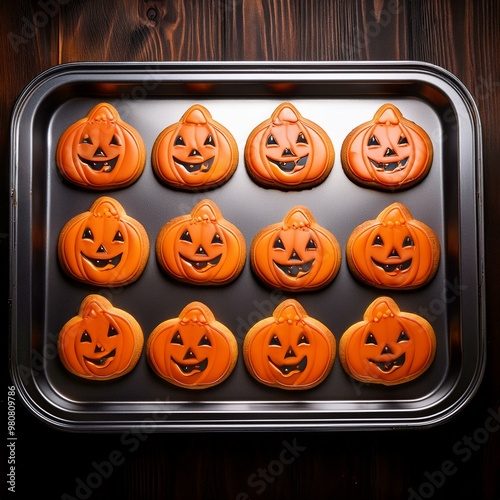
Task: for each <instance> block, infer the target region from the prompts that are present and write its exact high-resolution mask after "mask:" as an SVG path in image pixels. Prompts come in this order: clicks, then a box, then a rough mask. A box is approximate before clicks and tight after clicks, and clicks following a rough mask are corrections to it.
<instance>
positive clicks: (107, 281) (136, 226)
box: [58, 196, 149, 286]
mask: <svg viewBox="0 0 500 500" xmlns="http://www.w3.org/2000/svg"><path fill="white" fill-rule="evenodd" d="M58 248H59V260H60V262H61V265H62V267H63V269H64V270H65V271H66V272H67V273H68V274H69V275H70V276H71V277H73V278H74V279H76V280H79V281H83V282H86V283H90V284H93V285H100V286H120V285H125V284H128V283H131V282H132V281H135V280H136V279H137V278H138V277H139V276H140V274H141V273H142V271H143V269H144V267H145V265H146V262H147V259H148V256H149V239H148V236H147V233H146V230H145V229H144V227H143V226H142V225H141V224H140V223H139V222H138V221H137V220H135V219H133V218H132V217H128V216H127V214H126V212H125V210H124V209H123V207H122V206H121V205H120V203H118V202H117V201H116V200H114V199H113V198H109V197H106V196H103V197H101V198H99V199H97V200H96V201H95V202H94V204H93V205H92V206H91V207H90V210H89V211H88V212H84V213H82V214H80V215H77V216H76V217H73V219H71V220H70V221H69V222H68V223H67V224H66V225H65V226H64V228H63V230H62V231H61V234H60V236H59V242H58Z"/></svg>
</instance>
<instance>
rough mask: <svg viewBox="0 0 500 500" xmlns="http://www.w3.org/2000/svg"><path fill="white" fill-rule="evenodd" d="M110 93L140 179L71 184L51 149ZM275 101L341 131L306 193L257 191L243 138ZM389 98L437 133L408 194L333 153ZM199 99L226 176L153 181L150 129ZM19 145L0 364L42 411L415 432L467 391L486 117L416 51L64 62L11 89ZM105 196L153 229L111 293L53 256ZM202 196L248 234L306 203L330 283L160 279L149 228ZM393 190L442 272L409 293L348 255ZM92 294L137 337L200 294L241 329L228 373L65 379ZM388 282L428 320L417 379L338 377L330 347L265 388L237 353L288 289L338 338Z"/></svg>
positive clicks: (475, 330) (49, 419)
mask: <svg viewBox="0 0 500 500" xmlns="http://www.w3.org/2000/svg"><path fill="white" fill-rule="evenodd" d="M103 101H107V102H109V103H111V104H113V105H114V106H115V107H116V108H117V109H118V111H119V113H120V115H121V118H122V119H123V120H125V121H126V122H129V123H130V124H132V125H133V126H134V127H135V128H136V129H137V130H138V131H139V132H140V134H141V135H142V137H143V139H144V141H145V143H146V148H147V151H148V159H147V163H146V168H145V170H144V173H143V174H142V176H141V177H140V178H139V180H138V181H137V182H136V183H135V184H133V185H131V186H129V187H127V188H124V189H120V190H114V191H110V192H107V191H105V192H95V191H94V192H93V191H87V190H83V189H78V188H75V187H73V186H71V185H69V184H68V183H66V182H65V181H63V179H62V178H61V176H60V175H59V173H58V171H57V168H56V165H55V147H56V145H57V141H58V139H59V137H60V135H61V133H62V132H63V130H65V129H66V128H67V127H68V126H69V125H70V124H72V123H73V122H74V121H76V120H77V119H79V118H81V117H83V116H85V115H86V114H87V112H88V111H89V110H90V109H91V108H92V107H93V106H94V105H95V104H97V103H99V102H103ZM284 101H289V102H291V103H293V104H294V105H295V106H296V107H297V109H298V110H299V111H300V112H301V114H302V115H303V116H304V117H306V118H309V119H312V120H313V121H315V122H316V123H318V124H319V125H320V126H321V127H322V128H323V129H324V130H325V131H326V132H327V133H328V135H329V136H330V138H331V140H332V142H333V144H334V148H335V153H336V157H335V164H334V167H333V170H332V172H331V174H330V175H329V177H328V178H327V179H326V180H325V181H324V182H323V183H322V184H320V185H319V186H317V187H314V188H312V189H306V190H302V191H289V192H286V191H280V190H275V189H265V188H262V187H260V186H258V185H256V184H255V183H254V182H253V181H252V180H251V179H250V177H249V175H248V174H247V172H246V169H245V166H244V161H243V150H244V145H245V141H246V138H247V137H248V135H249V133H250V132H251V130H252V129H253V128H254V127H255V126H256V125H257V124H258V123H260V122H262V121H263V120H264V119H266V118H268V117H269V116H270V115H271V113H272V111H273V110H274V109H275V108H276V107H277V105H278V104H280V103H281V102H284ZM386 102H392V103H393V104H395V105H396V106H398V107H399V108H400V110H401V111H402V113H403V115H404V116H406V117H408V118H410V119H411V120H413V121H415V122H416V123H418V124H419V125H421V126H422V127H423V128H424V129H425V130H426V131H427V133H428V134H429V136H430V137H431V139H432V143H433V146H434V160H433V165H432V168H431V170H430V173H429V174H428V176H427V177H426V178H425V179H424V181H423V182H421V183H420V184H418V185H416V186H414V187H412V188H411V189H408V190H405V191H401V192H379V191H375V190H372V189H365V188H362V187H360V186H358V185H355V184H354V183H353V182H351V181H350V180H349V179H348V178H347V177H346V175H345V174H344V172H343V170H342V166H341V163H340V149H341V145H342V141H343V139H344V138H345V136H346V135H347V134H348V132H349V131H350V130H351V129H352V128H354V127H355V126H356V125H358V124H360V123H362V122H364V121H367V120H369V119H371V118H372V116H373V114H374V112H375V111H376V110H377V109H378V107H379V106H380V105H382V104H383V103H386ZM195 103H201V104H203V105H205V106H206V107H207V108H208V109H209V110H210V112H211V114H212V116H213V118H214V119H215V120H217V121H219V122H220V123H222V124H223V125H224V126H226V128H228V129H229V130H230V131H231V132H232V133H233V135H234V137H235V139H236V141H237V143H238V147H239V153H240V161H239V165H238V168H237V170H236V173H235V174H234V176H233V177H232V178H231V179H230V180H229V181H228V182H227V183H226V184H224V185H223V186H221V187H219V188H217V189H213V190H210V191H207V192H182V191H176V190H172V189H169V188H168V187H166V186H164V185H162V184H160V182H159V181H158V180H157V178H156V177H155V175H154V173H153V169H152V167H151V161H150V153H151V148H152V146H153V142H154V140H155V138H156V137H157V135H158V134H159V133H160V131H161V130H163V129H164V128H165V127H166V126H167V125H169V124H171V123H174V122H176V121H178V120H179V119H180V117H181V116H182V114H183V113H184V111H185V110H187V108H188V107H189V106H190V105H192V104H195ZM11 141H12V142H11V172H12V181H11V189H12V203H11V208H12V210H11V236H12V238H11V288H10V293H11V304H12V308H11V344H10V345H11V363H10V369H11V373H12V378H13V381H14V383H15V384H16V386H17V390H18V393H19V396H20V398H21V399H22V400H23V401H24V402H25V403H26V405H27V407H28V408H29V409H30V410H31V412H32V413H33V414H35V415H36V416H38V417H39V418H41V419H42V420H43V421H44V422H46V423H47V424H49V425H52V426H55V427H57V428H61V429H66V430H71V431H73V430H78V431H85V430H88V431H122V432H123V431H126V430H134V429H141V430H150V431H153V430H155V431H156V430H162V431H182V430H184V431H185V430H191V431H192V430H232V429H234V430H272V429H294V430H299V429H305V430H320V429H327V430H328V429H394V428H414V427H423V426H431V425H435V424H438V423H441V422H444V421H447V420H448V419H450V418H451V417H452V416H454V415H455V414H457V412H459V411H460V410H461V409H462V407H464V405H465V404H466V403H467V402H468V401H469V400H470V399H471V397H472V396H473V394H474V393H475V391H476V390H477V388H478V386H479V384H480V382H481V378H482V375H483V371H484V365H485V355H486V353H485V325H484V318H485V314H484V302H483V301H484V289H483V287H484V276H483V234H482V194H481V127H480V120H479V116H478V112H477V109H476V106H475V104H474V102H473V100H472V98H471V96H470V94H469V93H468V91H467V90H466V88H465V87H464V86H463V85H462V83H461V82H460V81H458V79H457V78H456V77H454V76H453V75H451V74H450V73H449V72H447V71H445V70H443V69H441V68H439V67H436V66H433V65H429V64H425V63H418V62H391V63H386V62H380V63H372V62H370V63H314V62H312V63H158V64H156V63H147V64H146V63H145V64H142V63H102V64H101V63H83V64H80V63H78V64H76V63H75V64H66V65H61V66H57V67H54V68H52V69H50V70H48V71H46V72H45V73H43V74H41V75H40V76H38V77H37V78H35V79H34V80H33V81H32V82H31V83H30V84H29V85H28V86H27V88H26V89H25V90H24V91H23V93H22V94H21V95H20V97H19V98H18V100H17V102H16V105H15V108H14V111H13V116H12V124H11ZM105 194H109V195H110V196H113V197H114V198H116V199H117V200H118V201H119V202H120V203H121V204H122V205H123V206H124V207H125V210H126V211H127V213H128V214H129V215H132V216H133V217H135V218H136V219H138V220H139V221H140V222H141V223H142V224H143V225H144V226H145V228H146V230H147V231H148V234H149V237H150V241H151V242H152V245H151V248H152V249H151V255H150V258H149V262H148V264H147V267H146V269H145V271H144V273H143V275H142V276H141V277H140V278H139V280H138V281H137V282H135V283H133V284H130V285H128V286H125V287H121V288H117V289H99V288H98V287H93V286H90V285H85V284H81V283H77V282H75V281H73V280H71V279H70V278H68V277H67V276H66V275H64V273H63V272H62V271H61V269H60V267H59V265H58V262H57V238H58V235H59V232H60V230H61V228H62V227H63V225H64V224H65V223H66V221H68V220H69V219H70V218H71V217H73V216H74V215H76V214H78V213H81V212H83V211H86V210H88V209H89V207H90V206H91V204H92V202H93V201H94V200H95V199H96V198H97V197H98V196H102V195H105ZM206 197H208V198H210V199H212V200H214V201H215V202H216V203H217V204H218V206H219V207H220V208H221V210H222V213H223V214H224V216H225V217H226V218H227V219H228V220H230V221H231V222H232V223H233V224H235V225H236V226H237V227H238V228H239V229H240V231H241V232H242V233H243V235H244V237H245V239H246V242H247V245H249V244H250V242H251V240H252V238H253V236H254V235H255V234H256V233H257V232H258V231H259V230H260V229H261V228H262V227H264V226H267V225H269V224H271V223H275V222H278V221H280V220H282V218H283V216H284V215H285V214H286V213H287V212H288V210H289V209H290V208H291V207H292V206H295V205H297V204H301V205H306V206H308V207H309V208H310V210H311V211H312V213H313V214H314V215H315V218H316V220H317V222H318V223H319V224H321V225H323V226H325V227H326V228H328V229H329V230H330V231H331V232H333V233H334V235H335V236H336V238H337V239H338V241H339V243H340V245H341V247H342V252H343V262H342V266H341V269H340V272H339V274H338V276H337V278H336V279H335V280H334V282H333V283H332V284H330V285H329V286H327V287H326V288H324V289H322V290H320V291H316V292H306V293H297V294H288V293H284V292H279V291H276V290H270V289H269V288H266V287H265V286H263V285H262V284H260V283H259V282H258V280H257V279H256V278H255V277H254V275H253V274H252V272H251V269H250V265H249V263H248V260H247V264H246V266H245V268H244V270H243V272H242V274H241V275H240V277H239V278H238V279H237V280H235V281H234V282H233V283H231V284H229V285H226V286H220V287H195V286H190V285H186V284H182V283H180V282H174V281H173V280H171V279H169V278H167V277H166V275H165V274H164V273H162V272H161V271H160V269H159V267H158V264H157V262H156V259H155V255H154V241H155V239H156V235H157V234H158V231H159V229H160V227H161V226H162V225H163V224H165V223H166V222H167V221H168V220H170V219H171V218H173V217H174V216H177V215H182V214H187V213H189V212H190V210H191V208H192V207H193V206H194V205H195V204H196V203H197V202H198V201H200V200H201V199H202V198H206ZM395 201H399V202H402V203H404V204H405V205H406V206H408V208H409V209H410V211H411V212H412V214H413V216H414V217H415V218H416V219H419V220H422V221H424V222H425V223H426V224H427V225H429V226H431V227H432V228H433V229H434V231H435V232H436V234H437V235H438V237H439V240H440V242H441V247H442V248H441V252H442V254H441V263H440V267H439V270H438V272H437V275H436V277H435V278H434V279H433V280H432V282H431V283H430V284H428V285H426V286H425V287H423V288H419V289H415V290H411V291H393V292H392V291H381V290H378V289H375V288H372V287H369V286H365V285H363V284H361V283H359V282H358V281H356V280H355V279H354V278H353V276H352V275H351V274H350V272H349V270H348V267H347V264H346V261H345V244H346V242H347V238H348V236H349V234H350V232H351V231H352V230H353V229H354V227H356V226H357V225H358V224H359V223H360V222H362V221H364V220H367V219H373V218H375V217H376V215H377V214H378V213H379V212H380V211H381V210H382V209H383V208H385V207H386V206H388V205H389V204H390V203H393V202H395ZM90 293H101V294H103V295H104V296H106V297H107V298H108V299H109V300H111V302H112V303H113V305H114V306H115V307H119V308H121V309H125V310H127V311H128V312H130V313H131V314H132V315H133V316H135V318H136V319H137V320H138V322H139V323H140V324H141V326H142V329H143V331H144V335H145V339H146V340H147V338H148V336H149V334H150V333H151V331H152V330H153V329H154V327H155V326H156V325H158V324H159V323H160V322H162V321H164V320H166V319H168V318H171V317H175V316H177V315H178V313H179V312H180V311H181V309H182V308H183V307H184V306H185V305H186V304H187V303H188V302H191V301H193V300H199V301H201V302H204V303H205V304H207V305H208V306H209V307H210V308H211V309H212V311H213V312H214V314H215V316H216V318H217V319H218V320H219V321H221V322H222V323H224V324H225V325H226V326H228V327H229V329H230V330H232V331H233V333H234V334H235V336H236V338H237V341H238V344H239V348H240V355H239V359H238V362H237V365H236V368H235V370H234V371H233V373H232V374H231V376H230V377H229V378H228V379H227V380H226V381H224V382H223V383H222V384H220V385H218V386H216V387H213V388H210V389H207V390H203V391H193V390H187V389H183V388H180V387H176V386H173V385H170V384H168V383H167V382H165V381H164V380H162V379H160V378H159V377H158V376H157V375H155V373H154V372H153V371H152V370H151V368H150V367H149V365H148V363H147V359H146V356H145V353H144V352H143V354H142V357H141V359H140V360H139V362H138V364H137V366H136V367H135V369H134V370H133V371H132V372H130V373H129V374H128V375H126V376H124V377H122V378H119V379H115V380H111V381H107V382H98V383H96V382H91V381H87V380H83V379H80V378H78V377H75V376H73V375H71V374H70V373H68V372H67V371H66V370H65V369H64V367H63V366H62V363H61V361H60V360H59V358H58V356H57V348H56V346H57V336H58V333H59V331H60V329H61V327H62V325H63V324H64V323H65V322H66V321H67V320H68V319H69V318H70V317H72V316H74V315H75V314H76V313H77V311H78V308H79V305H80V302H81V301H82V299H83V298H84V297H85V296H86V295H88V294H90ZM380 295H389V296H391V297H393V298H394V299H395V300H396V302H397V303H398V305H399V306H400V308H401V309H402V310H404V311H411V312H415V313H417V314H421V315H422V316H424V317H426V318H427V319H428V320H429V321H430V322H431V324H432V326H433V327H434V329H435V332H436V337H437V350H436V357H435V360H434V362H433V364H432V365H431V367H430V368H429V369H428V370H427V371H426V372H425V373H424V374H423V375H422V376H420V377H419V378H418V379H416V380H414V381H412V382H409V383H406V384H402V385H398V386H392V387H385V386H381V385H368V384H361V383H358V382H355V381H354V380H353V379H350V378H349V377H348V376H347V375H346V374H345V373H344V371H343V369H342V367H341V364H340V362H339V359H338V355H337V359H336V360H335V364H334V367H333V369H332V371H331V373H330V375H329V376H328V377H327V379H326V380H325V381H324V382H323V383H322V384H320V385H318V386H317V387H315V388H313V389H310V390H306V391H285V390H280V389H276V388H272V387H267V386H264V385H262V384H259V383H257V382H256V381H255V380H254V379H252V378H251V377H250V375H249V374H248V373H247V371H246V369H245V366H244V363H243V359H242V355H241V348H242V344H243V339H244V336H245V333H246V332H247V330H248V329H249V328H250V326H251V325H252V324H253V323H255V322H256V321H258V320H259V319H262V318H263V317H265V316H269V315H270V313H271V311H272V310H273V309H274V307H275V306H276V305H277V303H278V302H281V300H284V299H285V298H289V297H293V298H296V299H297V300H298V301H299V302H300V303H301V304H302V305H303V306H304V308H305V309H306V311H307V312H308V314H309V315H310V316H312V317H314V318H316V319H318V320H319V321H321V322H323V323H324V324H326V325H327V326H328V327H329V328H330V329H331V330H332V331H333V333H334V335H335V337H336V340H337V345H338V342H339V341H340V337H341V335H342V333H343V332H344V331H345V330H346V329H347V328H348V327H349V326H350V325H351V324H353V323H355V322H357V321H360V320H361V319H362V315H363V312H364V311H365V309H366V307H367V306H368V305H369V304H370V302H371V301H372V300H374V299H375V298H376V297H377V296H380Z"/></svg>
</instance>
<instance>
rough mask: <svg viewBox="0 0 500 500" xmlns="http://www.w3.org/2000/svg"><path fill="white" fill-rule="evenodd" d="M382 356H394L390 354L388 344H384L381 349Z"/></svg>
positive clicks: (390, 350)
mask: <svg viewBox="0 0 500 500" xmlns="http://www.w3.org/2000/svg"><path fill="white" fill-rule="evenodd" d="M382 354H394V353H393V352H392V349H391V348H390V347H389V345H388V344H385V346H384V348H383V349H382Z"/></svg>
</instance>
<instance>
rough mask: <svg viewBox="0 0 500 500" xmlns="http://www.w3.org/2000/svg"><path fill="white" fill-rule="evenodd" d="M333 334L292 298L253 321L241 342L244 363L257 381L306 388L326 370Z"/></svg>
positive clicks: (331, 355)
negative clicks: (270, 313)
mask: <svg viewBox="0 0 500 500" xmlns="http://www.w3.org/2000/svg"><path fill="white" fill-rule="evenodd" d="M335 350H336V342H335V337H334V336H333V333H332V332H331V331H330V330H329V329H328V328H327V327H326V326H325V325H323V324H322V323H321V322H319V321H318V320H316V319H314V318H311V317H310V316H308V315H307V313H306V311H305V309H304V308H303V307H302V306H301V305H300V304H299V303H298V302H297V301H296V300H293V299H287V300H285V301H284V302H282V303H281V304H280V305H279V306H278V307H277V308H276V309H275V310H274V312H273V315H272V317H269V318H265V319H263V320H261V321H259V322H258V323H256V324H255V325H254V326H253V327H252V328H251V329H250V330H249V332H248V333H247V335H246V337H245V341H244V344H243V356H244V361H245V365H246V367H247V369H248V371H249V372H250V374H251V375H252V377H254V378H255V379H256V380H257V381H259V382H260V383H262V384H265V385H269V386H272V387H279V388H281V389H310V388H312V387H315V386H317V385H318V384H320V383H321V382H322V381H323V380H324V379H325V378H326V377H327V375H328V374H329V373H330V370H331V369H332V367H333V363H334V359H335Z"/></svg>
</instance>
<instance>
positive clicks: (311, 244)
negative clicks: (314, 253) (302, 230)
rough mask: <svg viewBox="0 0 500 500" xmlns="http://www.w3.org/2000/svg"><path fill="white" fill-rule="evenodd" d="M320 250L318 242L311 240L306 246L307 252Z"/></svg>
mask: <svg viewBox="0 0 500 500" xmlns="http://www.w3.org/2000/svg"><path fill="white" fill-rule="evenodd" d="M317 248H318V245H316V242H315V241H314V240H313V239H312V238H311V239H310V240H309V241H308V242H307V245H306V250H316V249H317Z"/></svg>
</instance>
